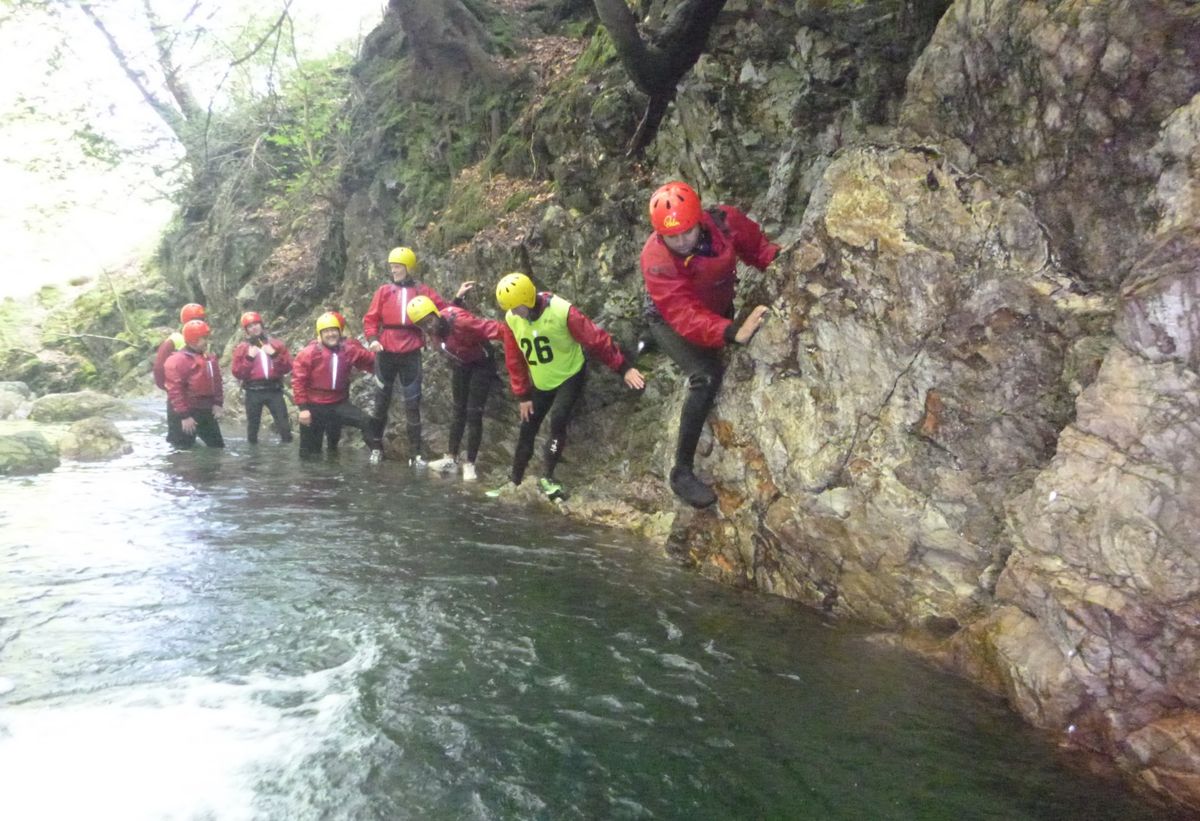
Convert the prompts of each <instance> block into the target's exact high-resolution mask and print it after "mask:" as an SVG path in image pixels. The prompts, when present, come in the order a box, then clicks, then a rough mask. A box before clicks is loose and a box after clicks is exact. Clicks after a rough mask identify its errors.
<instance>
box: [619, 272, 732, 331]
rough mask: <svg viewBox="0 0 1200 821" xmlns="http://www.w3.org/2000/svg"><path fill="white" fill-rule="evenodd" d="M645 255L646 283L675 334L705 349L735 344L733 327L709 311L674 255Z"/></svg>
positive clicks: (648, 290)
mask: <svg viewBox="0 0 1200 821" xmlns="http://www.w3.org/2000/svg"><path fill="white" fill-rule="evenodd" d="M661 250H662V253H661V254H660V253H656V252H651V251H646V252H643V254H642V279H643V280H644V282H645V284H646V293H647V294H649V295H650V299H651V300H652V301H653V302H654V307H656V308H658V312H659V313H660V314H661V315H662V318H663V320H664V321H666V323H667V324H668V325H670V326H671V328H672V330H674V331H675V333H677V334H679V335H680V336H682V337H683V338H684V339H686V340H687V341H688V342H691V343H692V344H693V345H699V346H700V347H702V348H720V347H723V346H725V345H727V344H728V343H730V342H732V341H733V333H734V332H733V331H732V330H730V329H731V328H732V327H733V323H732V322H731V321H730V320H728V319H726V318H725V317H723V316H721V315H719V314H717V313H714V312H713V311H711V310H709V308H708V306H707V305H705V304H704V303H703V302H701V301H700V298H699V297H697V296H696V294H695V292H694V291H693V290H692V285H691V283H690V282H689V281H688V280H687V279H686V278H684V277H683V276H682V275H681V274H680V273H679V272H678V271H677V270H676V268H675V262H674V261H673V260H672V259H670V257H669V256H665V255H669V254H670V252H669V251H667V250H666V249H665V248H663V249H661Z"/></svg>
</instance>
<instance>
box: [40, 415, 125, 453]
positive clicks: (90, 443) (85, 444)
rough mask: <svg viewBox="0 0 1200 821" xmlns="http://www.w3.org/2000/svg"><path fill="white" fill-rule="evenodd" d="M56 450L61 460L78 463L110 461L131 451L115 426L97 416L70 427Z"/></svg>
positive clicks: (81, 420)
mask: <svg viewBox="0 0 1200 821" xmlns="http://www.w3.org/2000/svg"><path fill="white" fill-rule="evenodd" d="M58 449H59V453H60V454H61V455H62V456H63V458H66V459H75V460H78V461H80V462H93V461H99V460H101V459H111V458H112V457H114V456H120V455H122V454H125V453H129V452H130V451H132V450H133V448H132V446H131V445H130V444H129V443H128V442H126V441H125V437H124V436H122V435H121V432H120V431H119V430H117V426H116V425H114V424H113V423H112V422H110V421H109V420H107V419H101V418H100V417H98V416H91V417H88V418H87V419H80V420H79V421H78V422H76V423H75V424H73V425H71V428H70V430H68V431H67V434H66V435H65V436H64V437H63V438H62V439H60V440H59V442H58Z"/></svg>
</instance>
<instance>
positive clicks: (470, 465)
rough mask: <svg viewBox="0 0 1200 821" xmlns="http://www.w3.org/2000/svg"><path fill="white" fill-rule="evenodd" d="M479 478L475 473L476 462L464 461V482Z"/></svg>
mask: <svg viewBox="0 0 1200 821" xmlns="http://www.w3.org/2000/svg"><path fill="white" fill-rule="evenodd" d="M477 479H479V475H478V474H476V473H475V463H474V462H464V463H463V481H464V482H474V481H476V480H477Z"/></svg>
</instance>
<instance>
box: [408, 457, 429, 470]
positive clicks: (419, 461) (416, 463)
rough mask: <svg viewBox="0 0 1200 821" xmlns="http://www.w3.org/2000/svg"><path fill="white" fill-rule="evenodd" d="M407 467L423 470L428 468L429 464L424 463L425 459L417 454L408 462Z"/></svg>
mask: <svg viewBox="0 0 1200 821" xmlns="http://www.w3.org/2000/svg"><path fill="white" fill-rule="evenodd" d="M408 466H409V467H412V468H420V469H422V470H423V469H425V468H426V467H428V466H429V463H428V462H426V461H425V458H424V457H423V456H421V455H420V454H417V455H416V456H414V457H413V458H411V459H409V460H408Z"/></svg>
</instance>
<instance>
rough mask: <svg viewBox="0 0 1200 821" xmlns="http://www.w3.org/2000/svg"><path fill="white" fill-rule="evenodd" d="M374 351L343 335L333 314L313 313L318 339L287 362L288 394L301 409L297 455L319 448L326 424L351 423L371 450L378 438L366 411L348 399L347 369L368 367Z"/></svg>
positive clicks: (314, 452) (378, 446)
mask: <svg viewBox="0 0 1200 821" xmlns="http://www.w3.org/2000/svg"><path fill="white" fill-rule="evenodd" d="M374 367H375V354H373V353H372V352H371V351H368V350H367V349H366V348H364V347H362V346H361V345H357V344H355V345H348V344H346V342H345V341H344V340H343V339H342V326H341V323H340V322H339V321H338V318H337V317H336V316H334V315H333V314H332V313H324V314H321V316H320V317H318V318H317V338H316V339H314V340H313V341H312V342H310V343H308V345H307V346H306V347H305V348H304V349H303V350H302V351H300V353H298V354H296V358H295V360H293V362H292V397H293V399H295V402H296V407H298V408H300V456H301V457H305V456H315V455H316V454H319V453H320V452H321V441H322V438H323V437H324V435H325V431H326V429H327V428H328V427H329V426H330V425H331V424H335V423H336V424H338V425H350V426H351V427H355V428H358V429H359V430H361V431H362V434H363V439H364V440H365V441H366V443H367V447H369V448H370V449H371V450H372V451H376V450H378V449H379V448H380V447H381V446H382V444H383V443H382V442H381V441H380V440H379V438H378V437H377V436H376V435H375V426H374V424H373V423H372V420H371V418H370V417H369V416H367V415H366V414H365V413H363V412H362V411H361V410H359V409H358V408H356V407H355V406H354V405H352V404H350V373H351V370H352V369H355V368H357V369H358V370H360V371H367V372H370V371H371V370H373V369H374Z"/></svg>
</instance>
